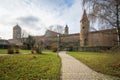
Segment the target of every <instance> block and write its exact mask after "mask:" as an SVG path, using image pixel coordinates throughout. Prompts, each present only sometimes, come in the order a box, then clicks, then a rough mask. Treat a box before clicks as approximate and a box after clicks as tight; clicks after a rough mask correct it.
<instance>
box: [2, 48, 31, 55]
mask: <svg viewBox="0 0 120 80" xmlns="http://www.w3.org/2000/svg"><path fill="white" fill-rule="evenodd" d="M30 52H31V50H21V49H20V53H30ZM7 53H8V51H7V49H0V54H7Z"/></svg>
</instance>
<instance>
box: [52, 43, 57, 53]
mask: <svg viewBox="0 0 120 80" xmlns="http://www.w3.org/2000/svg"><path fill="white" fill-rule="evenodd" d="M51 50H52V51H53V52H57V45H56V44H55V43H53V44H52V45H51Z"/></svg>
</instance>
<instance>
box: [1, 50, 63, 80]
mask: <svg viewBox="0 0 120 80" xmlns="http://www.w3.org/2000/svg"><path fill="white" fill-rule="evenodd" d="M5 51H6V50H0V53H6V52H5ZM22 52H26V51H24V50H23V51H22ZM60 67H61V61H60V58H59V57H58V56H57V54H56V53H53V52H50V51H49V52H44V51H43V53H42V54H24V55H22V54H19V55H13V56H11V55H8V56H0V80H59V76H60Z"/></svg>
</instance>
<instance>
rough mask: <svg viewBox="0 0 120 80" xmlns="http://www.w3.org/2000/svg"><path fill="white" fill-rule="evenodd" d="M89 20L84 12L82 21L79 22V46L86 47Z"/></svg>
mask: <svg viewBox="0 0 120 80" xmlns="http://www.w3.org/2000/svg"><path fill="white" fill-rule="evenodd" d="M89 26H90V25H89V20H88V17H87V14H86V11H85V10H84V13H83V16H82V19H81V20H80V46H81V47H84V46H87V45H88V34H89Z"/></svg>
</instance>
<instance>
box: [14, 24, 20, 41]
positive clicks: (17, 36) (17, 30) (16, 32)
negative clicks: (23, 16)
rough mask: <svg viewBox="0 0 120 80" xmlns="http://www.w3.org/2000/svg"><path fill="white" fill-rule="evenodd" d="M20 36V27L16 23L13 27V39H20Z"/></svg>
mask: <svg viewBox="0 0 120 80" xmlns="http://www.w3.org/2000/svg"><path fill="white" fill-rule="evenodd" d="M20 38H21V28H20V26H19V25H18V24H17V25H16V26H14V27H13V39H20Z"/></svg>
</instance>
